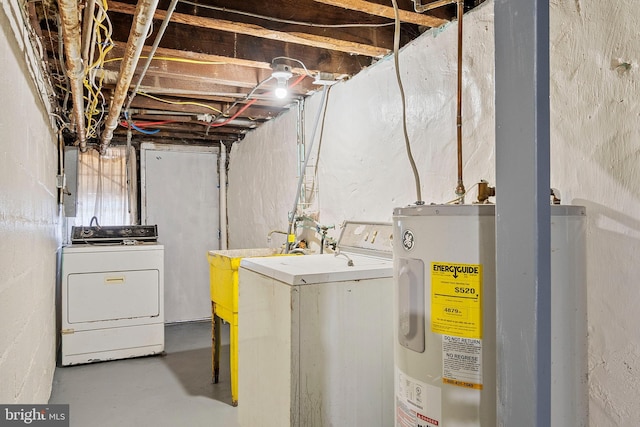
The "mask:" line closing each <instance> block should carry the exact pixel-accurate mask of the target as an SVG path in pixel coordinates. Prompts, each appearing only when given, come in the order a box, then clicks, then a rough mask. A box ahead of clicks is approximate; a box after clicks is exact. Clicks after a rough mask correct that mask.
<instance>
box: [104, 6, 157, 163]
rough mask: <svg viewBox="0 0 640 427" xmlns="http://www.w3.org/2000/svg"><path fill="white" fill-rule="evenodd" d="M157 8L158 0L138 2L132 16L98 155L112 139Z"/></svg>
mask: <svg viewBox="0 0 640 427" xmlns="http://www.w3.org/2000/svg"><path fill="white" fill-rule="evenodd" d="M157 7H158V0H140V1H139V2H138V5H137V6H136V13H135V15H134V16H133V24H132V25H131V31H130V32H129V39H128V41H127V46H126V47H125V50H124V55H123V56H124V59H123V60H122V63H121V64H120V72H119V74H118V75H119V78H118V83H117V84H116V89H115V91H114V95H113V99H112V100H111V105H110V106H109V114H108V115H107V119H106V120H105V122H104V131H103V132H102V137H101V141H100V153H104V152H105V151H106V149H107V146H108V145H109V143H110V142H111V139H112V138H113V131H114V129H115V128H116V127H117V126H118V119H119V117H120V111H121V110H122V105H123V104H124V101H125V98H126V96H127V91H128V90H129V85H130V84H131V80H132V79H133V74H134V72H135V71H136V66H137V65H138V61H139V60H140V54H141V53H142V48H143V47H144V41H145V39H146V37H147V34H148V33H149V28H150V27H151V24H152V23H153V15H154V13H155V11H156V8H157Z"/></svg>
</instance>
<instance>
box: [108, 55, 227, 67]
mask: <svg viewBox="0 0 640 427" xmlns="http://www.w3.org/2000/svg"><path fill="white" fill-rule="evenodd" d="M148 58H149V57H148V56H141V57H140V59H148ZM123 59H124V58H110V59H107V60H105V61H104V63H105V64H106V63H107V62H115V61H122V60H123ZM151 60H152V61H156V60H157V61H174V62H184V63H187V64H200V65H226V64H227V63H226V62H221V61H200V60H198V59H188V58H173V57H170V56H154V57H153V58H151Z"/></svg>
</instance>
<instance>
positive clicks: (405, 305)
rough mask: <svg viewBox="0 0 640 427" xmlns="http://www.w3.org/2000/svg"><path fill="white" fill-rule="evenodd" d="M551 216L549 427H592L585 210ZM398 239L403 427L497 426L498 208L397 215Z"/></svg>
mask: <svg viewBox="0 0 640 427" xmlns="http://www.w3.org/2000/svg"><path fill="white" fill-rule="evenodd" d="M551 211H552V220H551V223H552V225H551V233H552V237H551V246H552V247H551V258H552V261H551V269H552V278H551V282H552V340H553V342H552V377H553V378H552V390H551V395H552V401H553V403H552V426H553V427H565V426H568V425H571V426H586V425H587V421H586V420H587V404H588V397H587V387H586V372H587V371H586V369H587V365H586V328H587V326H586V287H585V283H586V280H585V273H584V271H585V249H584V248H585V241H584V235H585V224H584V215H585V210H584V208H582V207H576V206H552V207H551ZM394 237H395V238H394V280H395V300H394V319H395V320H394V341H395V342H394V346H395V352H394V357H395V397H396V412H395V413H396V421H395V425H396V427H442V426H446V427H453V426H455V427H462V426H464V427H475V426H483V427H489V426H491V427H495V426H496V425H498V423H497V417H496V316H495V313H496V305H495V298H496V291H495V283H496V280H495V206H494V205H430V206H410V207H406V208H397V209H395V211H394ZM515 303H517V302H515ZM498 345H499V343H498Z"/></svg>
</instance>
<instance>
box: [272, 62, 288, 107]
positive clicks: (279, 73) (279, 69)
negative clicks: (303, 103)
mask: <svg viewBox="0 0 640 427" xmlns="http://www.w3.org/2000/svg"><path fill="white" fill-rule="evenodd" d="M271 68H273V73H271V77H273V78H274V79H276V80H277V81H278V86H277V87H276V90H275V92H274V93H275V95H276V98H280V99H282V98H285V97H286V96H287V92H288V91H287V82H288V81H289V79H290V78H291V76H293V73H291V67H290V66H288V65H285V64H271Z"/></svg>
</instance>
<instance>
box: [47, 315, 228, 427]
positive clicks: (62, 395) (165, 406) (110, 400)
mask: <svg viewBox="0 0 640 427" xmlns="http://www.w3.org/2000/svg"><path fill="white" fill-rule="evenodd" d="M165 353H166V354H165V355H161V356H150V357H141V358H136V359H125V360H114V361H110V362H101V363H92V364H87V365H76V366H68V367H58V368H56V372H55V375H54V379H53V390H52V393H51V398H50V400H49V403H68V404H69V418H70V425H71V427H114V426H118V427H129V426H131V427H134V426H135V427H138V426H166V427H174V426H181V427H183V426H184V427H199V426H207V427H238V421H237V408H234V407H233V406H231V385H230V384H231V383H230V374H229V325H224V327H223V328H222V347H221V357H220V382H219V383H218V384H213V383H212V382H211V323H210V322H193V323H180V324H173V325H168V326H166V327H165Z"/></svg>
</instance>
